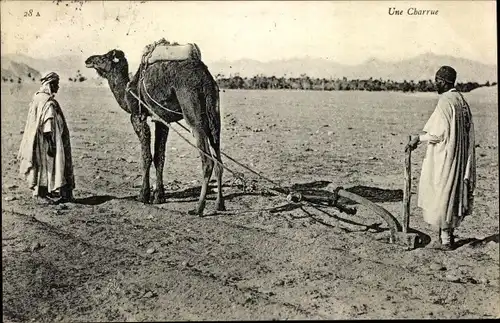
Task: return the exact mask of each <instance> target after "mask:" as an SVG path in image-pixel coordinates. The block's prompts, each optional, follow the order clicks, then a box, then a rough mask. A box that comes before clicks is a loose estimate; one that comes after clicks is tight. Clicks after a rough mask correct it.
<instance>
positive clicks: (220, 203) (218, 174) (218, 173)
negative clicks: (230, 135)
mask: <svg viewBox="0 0 500 323" xmlns="http://www.w3.org/2000/svg"><path fill="white" fill-rule="evenodd" d="M219 141H220V139H219V138H217V142H219ZM210 143H211V146H212V148H213V150H214V151H215V154H216V156H215V157H216V158H217V160H218V163H215V178H216V179H217V201H215V205H216V207H217V211H225V210H226V206H225V203H224V197H223V196H222V174H223V172H224V168H223V167H222V158H221V154H220V146H219V144H215V143H214V142H213V139H212V138H211V140H210Z"/></svg>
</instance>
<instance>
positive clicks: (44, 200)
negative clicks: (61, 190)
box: [34, 196, 55, 205]
mask: <svg viewBox="0 0 500 323" xmlns="http://www.w3.org/2000/svg"><path fill="white" fill-rule="evenodd" d="M34 199H35V203H36V204H38V205H54V204H55V203H54V201H53V200H51V199H49V198H48V197H46V196H34Z"/></svg>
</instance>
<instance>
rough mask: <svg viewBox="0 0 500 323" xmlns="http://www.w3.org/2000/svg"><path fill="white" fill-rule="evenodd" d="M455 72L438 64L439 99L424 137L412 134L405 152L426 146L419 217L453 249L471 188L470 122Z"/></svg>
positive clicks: (468, 208) (468, 209)
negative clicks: (421, 144)
mask: <svg viewBox="0 0 500 323" xmlns="http://www.w3.org/2000/svg"><path fill="white" fill-rule="evenodd" d="M456 76H457V74H456V71H455V70H454V69H453V68H451V67H449V66H443V67H441V68H440V69H439V70H438V71H437V73H436V78H435V82H436V89H437V92H438V94H440V98H439V101H438V104H437V106H436V109H435V110H434V112H433V113H432V115H431V116H430V118H429V120H428V121H427V123H426V125H425V126H424V129H423V133H421V134H418V135H412V139H411V141H410V143H409V144H408V148H409V149H415V148H416V147H417V145H418V144H419V143H421V142H427V151H426V155H425V158H424V161H423V164H422V172H421V175H420V182H419V187H418V206H419V207H420V208H422V210H423V218H424V220H425V221H426V222H427V223H429V224H430V225H431V226H432V227H433V228H435V229H437V230H438V231H439V240H440V243H441V247H442V248H443V249H445V250H451V249H453V247H454V243H455V235H454V229H455V228H457V227H458V226H459V225H460V223H461V222H462V220H463V219H464V217H465V216H467V215H470V214H471V213H472V206H473V205H472V204H473V193H474V189H475V187H476V160H475V142H474V123H473V121H472V114H471V111H470V108H469V105H468V103H467V101H466V100H465V98H464V97H463V96H462V94H461V93H460V92H458V91H457V90H456V89H455V80H456Z"/></svg>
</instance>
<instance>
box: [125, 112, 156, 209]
mask: <svg viewBox="0 0 500 323" xmlns="http://www.w3.org/2000/svg"><path fill="white" fill-rule="evenodd" d="M130 121H131V122H132V126H133V127H134V131H135V133H136V134H137V136H138V137H139V141H140V142H141V157H142V187H141V194H140V195H139V200H140V201H141V202H143V203H149V202H150V197H151V188H150V185H149V169H150V168H151V162H152V161H153V157H152V156H151V130H150V129H149V125H148V123H147V120H146V118H145V116H143V115H140V114H134V113H133V114H132V115H131V116H130Z"/></svg>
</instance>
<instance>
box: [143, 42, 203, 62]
mask: <svg viewBox="0 0 500 323" xmlns="http://www.w3.org/2000/svg"><path fill="white" fill-rule="evenodd" d="M145 58H146V61H147V63H148V64H152V63H154V62H157V61H182V60H188V59H195V60H200V61H201V52H200V49H199V47H198V46H197V45H196V44H185V45H156V46H155V47H154V48H153V49H152V51H151V52H150V53H146V54H145Z"/></svg>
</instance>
